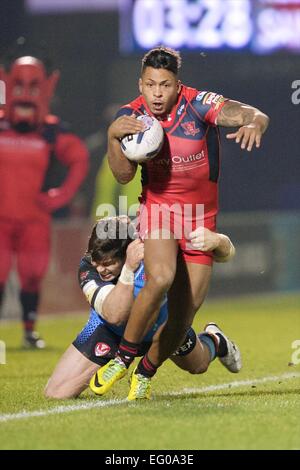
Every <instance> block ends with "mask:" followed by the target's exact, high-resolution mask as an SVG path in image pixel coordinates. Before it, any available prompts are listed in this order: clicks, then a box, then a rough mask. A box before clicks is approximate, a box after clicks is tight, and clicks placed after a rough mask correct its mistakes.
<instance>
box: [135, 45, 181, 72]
mask: <svg viewBox="0 0 300 470" xmlns="http://www.w3.org/2000/svg"><path fill="white" fill-rule="evenodd" d="M146 67H153V68H154V69H166V70H169V71H170V72H173V73H174V74H175V75H177V74H178V72H179V69H180V67H181V56H180V53H179V52H178V51H175V50H174V49H171V48H170V47H164V46H159V47H156V48H154V49H151V51H149V52H147V54H145V55H144V57H143V59H142V74H143V72H144V70H145V69H146Z"/></svg>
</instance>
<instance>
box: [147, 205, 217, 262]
mask: <svg viewBox="0 0 300 470" xmlns="http://www.w3.org/2000/svg"><path fill="white" fill-rule="evenodd" d="M201 226H203V227H206V228H208V229H210V230H212V231H215V230H216V216H212V217H206V216H205V214H204V211H203V207H202V206H201V205H198V207H197V208H196V207H195V205H192V204H186V205H185V206H183V205H181V204H173V205H167V204H165V203H160V204H158V203H156V202H155V203H154V202H150V201H149V200H147V201H146V202H143V203H141V205H140V209H139V217H138V231H139V236H140V238H141V239H142V240H144V239H145V238H147V237H149V235H150V234H151V238H152V239H155V233H156V232H157V238H161V236H162V238H163V239H168V238H170V237H172V238H173V237H174V238H175V239H176V240H177V242H178V246H179V255H182V256H183V258H184V260H185V261H186V262H187V263H196V264H206V265H208V266H211V265H212V263H213V253H212V252H203V251H199V250H195V249H193V247H192V245H191V242H190V240H189V234H190V233H191V232H192V231H193V230H195V229H196V228H198V227H201ZM158 231H160V236H159V237H158ZM161 231H163V232H162V234H161Z"/></svg>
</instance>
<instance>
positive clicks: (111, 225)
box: [86, 217, 132, 263]
mask: <svg viewBox="0 0 300 470" xmlns="http://www.w3.org/2000/svg"><path fill="white" fill-rule="evenodd" d="M129 224H130V220H129V219H127V218H124V217H123V218H121V217H120V218H119V217H110V218H105V219H102V220H100V221H99V222H97V223H96V224H95V225H94V227H93V229H92V233H91V236H90V238H89V241H88V249H87V252H86V255H88V256H90V258H91V261H94V262H95V263H101V262H105V261H108V260H116V259H117V260H121V261H123V260H124V259H125V257H126V250H127V247H128V245H129V244H130V243H131V242H132V238H131V237H130V233H129V230H128V229H129ZM124 233H125V234H126V235H127V236H126V238H124ZM103 234H106V237H103Z"/></svg>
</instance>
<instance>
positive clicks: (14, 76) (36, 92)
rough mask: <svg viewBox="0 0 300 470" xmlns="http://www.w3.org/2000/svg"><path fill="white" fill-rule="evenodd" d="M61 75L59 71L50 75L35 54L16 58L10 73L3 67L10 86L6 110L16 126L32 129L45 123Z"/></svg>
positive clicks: (2, 75)
mask: <svg viewBox="0 0 300 470" xmlns="http://www.w3.org/2000/svg"><path fill="white" fill-rule="evenodd" d="M58 78H59V72H58V71H55V72H53V73H52V74H51V75H49V76H47V73H46V70H45V67H44V64H43V63H42V62H41V61H40V60H38V59H36V58H35V57H31V56H25V57H20V58H19V59H17V60H15V62H13V64H12V66H11V69H10V71H9V72H8V73H6V72H5V70H4V69H3V68H0V79H1V80H3V81H4V82H5V85H6V105H5V108H4V112H5V116H6V118H7V119H8V120H9V121H10V123H11V124H12V126H14V127H16V128H20V130H21V129H22V128H23V129H24V130H26V129H27V130H30V129H34V128H36V127H38V126H39V125H40V124H41V123H42V122H43V120H44V118H45V116H46V114H47V113H48V112H49V104H50V100H51V98H52V96H53V93H54V89H55V86H56V83H57V81H58Z"/></svg>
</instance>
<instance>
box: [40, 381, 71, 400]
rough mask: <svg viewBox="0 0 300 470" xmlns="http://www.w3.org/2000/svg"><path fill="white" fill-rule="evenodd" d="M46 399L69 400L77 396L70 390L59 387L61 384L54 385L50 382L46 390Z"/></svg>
mask: <svg viewBox="0 0 300 470" xmlns="http://www.w3.org/2000/svg"><path fill="white" fill-rule="evenodd" d="M44 396H45V398H53V399H55V400H67V399H69V398H76V396H77V395H75V394H74V393H71V391H70V390H66V389H65V387H63V386H59V384H53V383H51V382H48V384H47V385H46V387H45V389H44Z"/></svg>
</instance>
